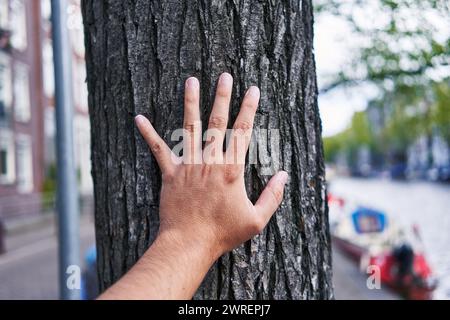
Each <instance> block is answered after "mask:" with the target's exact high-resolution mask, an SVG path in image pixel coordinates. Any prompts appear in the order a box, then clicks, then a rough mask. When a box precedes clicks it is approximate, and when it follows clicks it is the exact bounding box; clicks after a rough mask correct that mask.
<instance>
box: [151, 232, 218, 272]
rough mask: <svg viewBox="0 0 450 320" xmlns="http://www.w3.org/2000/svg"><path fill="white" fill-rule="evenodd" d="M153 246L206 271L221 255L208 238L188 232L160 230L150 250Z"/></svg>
mask: <svg viewBox="0 0 450 320" xmlns="http://www.w3.org/2000/svg"><path fill="white" fill-rule="evenodd" d="M154 246H156V247H157V248H159V250H161V251H163V252H165V253H168V252H170V253H171V254H172V253H173V254H176V255H178V256H179V257H180V258H185V259H186V260H188V261H190V263H196V264H197V265H199V266H201V267H204V268H206V271H208V270H209V268H210V267H211V266H212V265H213V264H214V262H215V261H216V260H217V259H218V258H219V257H220V256H221V255H222V254H223V252H222V250H221V249H220V247H219V246H218V245H217V244H215V242H214V241H211V238H210V237H208V236H206V235H204V234H201V233H196V232H189V231H188V230H185V231H184V230H177V229H162V230H160V232H159V233H158V236H157V237H156V239H155V242H154V243H153V245H152V246H151V248H152V247H154Z"/></svg>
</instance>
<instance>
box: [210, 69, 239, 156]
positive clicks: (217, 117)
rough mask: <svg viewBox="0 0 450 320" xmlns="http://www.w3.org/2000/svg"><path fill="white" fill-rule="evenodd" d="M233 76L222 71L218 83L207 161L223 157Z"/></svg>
mask: <svg viewBox="0 0 450 320" xmlns="http://www.w3.org/2000/svg"><path fill="white" fill-rule="evenodd" d="M232 90H233V77H232V76H231V75H230V74H229V73H222V74H221V76H220V78H219V82H218V84H217V90H216V98H215V100H214V105H213V108H212V111H211V116H210V118H209V123H208V131H207V133H206V143H205V150H204V153H203V154H204V156H205V158H206V159H205V161H207V160H217V161H221V160H222V157H223V151H222V148H223V141H224V138H225V133H226V130H227V124H228V112H229V108H230V100H231V92H232Z"/></svg>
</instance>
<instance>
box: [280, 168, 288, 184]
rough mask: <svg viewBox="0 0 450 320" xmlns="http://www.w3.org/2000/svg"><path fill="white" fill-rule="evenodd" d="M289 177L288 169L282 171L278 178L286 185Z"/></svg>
mask: <svg viewBox="0 0 450 320" xmlns="http://www.w3.org/2000/svg"><path fill="white" fill-rule="evenodd" d="M288 178H289V175H288V173H287V172H286V171H280V173H278V177H277V180H278V182H279V183H280V184H282V185H285V184H286V182H287V180H288Z"/></svg>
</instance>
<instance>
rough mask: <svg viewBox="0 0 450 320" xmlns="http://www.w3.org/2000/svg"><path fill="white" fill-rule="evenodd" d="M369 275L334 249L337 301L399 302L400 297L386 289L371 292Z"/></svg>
mask: <svg viewBox="0 0 450 320" xmlns="http://www.w3.org/2000/svg"><path fill="white" fill-rule="evenodd" d="M366 281H367V275H365V274H364V273H362V272H361V271H360V270H359V269H358V266H357V264H356V263H354V262H353V261H351V260H349V259H348V258H347V257H346V256H344V255H343V254H342V253H341V252H339V250H338V249H337V248H335V247H333V284H334V294H335V298H336V300H355V299H356V300H397V299H400V298H399V296H397V295H395V294H394V293H392V292H390V291H389V290H386V289H384V288H383V287H382V288H381V289H373V290H369V289H368V288H367V285H366Z"/></svg>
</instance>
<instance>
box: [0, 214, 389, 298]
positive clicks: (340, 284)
mask: <svg viewBox="0 0 450 320" xmlns="http://www.w3.org/2000/svg"><path fill="white" fill-rule="evenodd" d="M55 235H56V230H55V226H54V224H50V225H49V226H47V227H45V228H40V229H38V230H34V231H33V232H27V233H25V234H20V235H16V236H13V237H8V239H7V240H8V241H7V247H8V249H9V251H8V253H7V254H5V255H3V256H0V284H1V285H0V299H57V298H58V285H57V277H58V274H57V242H56V236H55ZM93 243H94V227H93V224H92V221H90V219H89V218H83V219H82V223H81V248H82V252H84V251H85V250H86V249H87V248H88V247H89V246H90V245H91V244H93ZM333 261H334V279H333V280H334V285H335V293H336V298H337V299H396V296H395V295H393V294H390V293H389V292H387V291H384V290H369V289H367V287H366V285H365V284H366V277H365V275H364V274H362V273H360V272H359V270H358V269H357V267H356V265H355V264H353V263H352V262H350V261H348V260H347V259H346V258H345V257H343V256H342V255H341V254H340V253H339V252H338V251H336V250H334V252H333Z"/></svg>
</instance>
